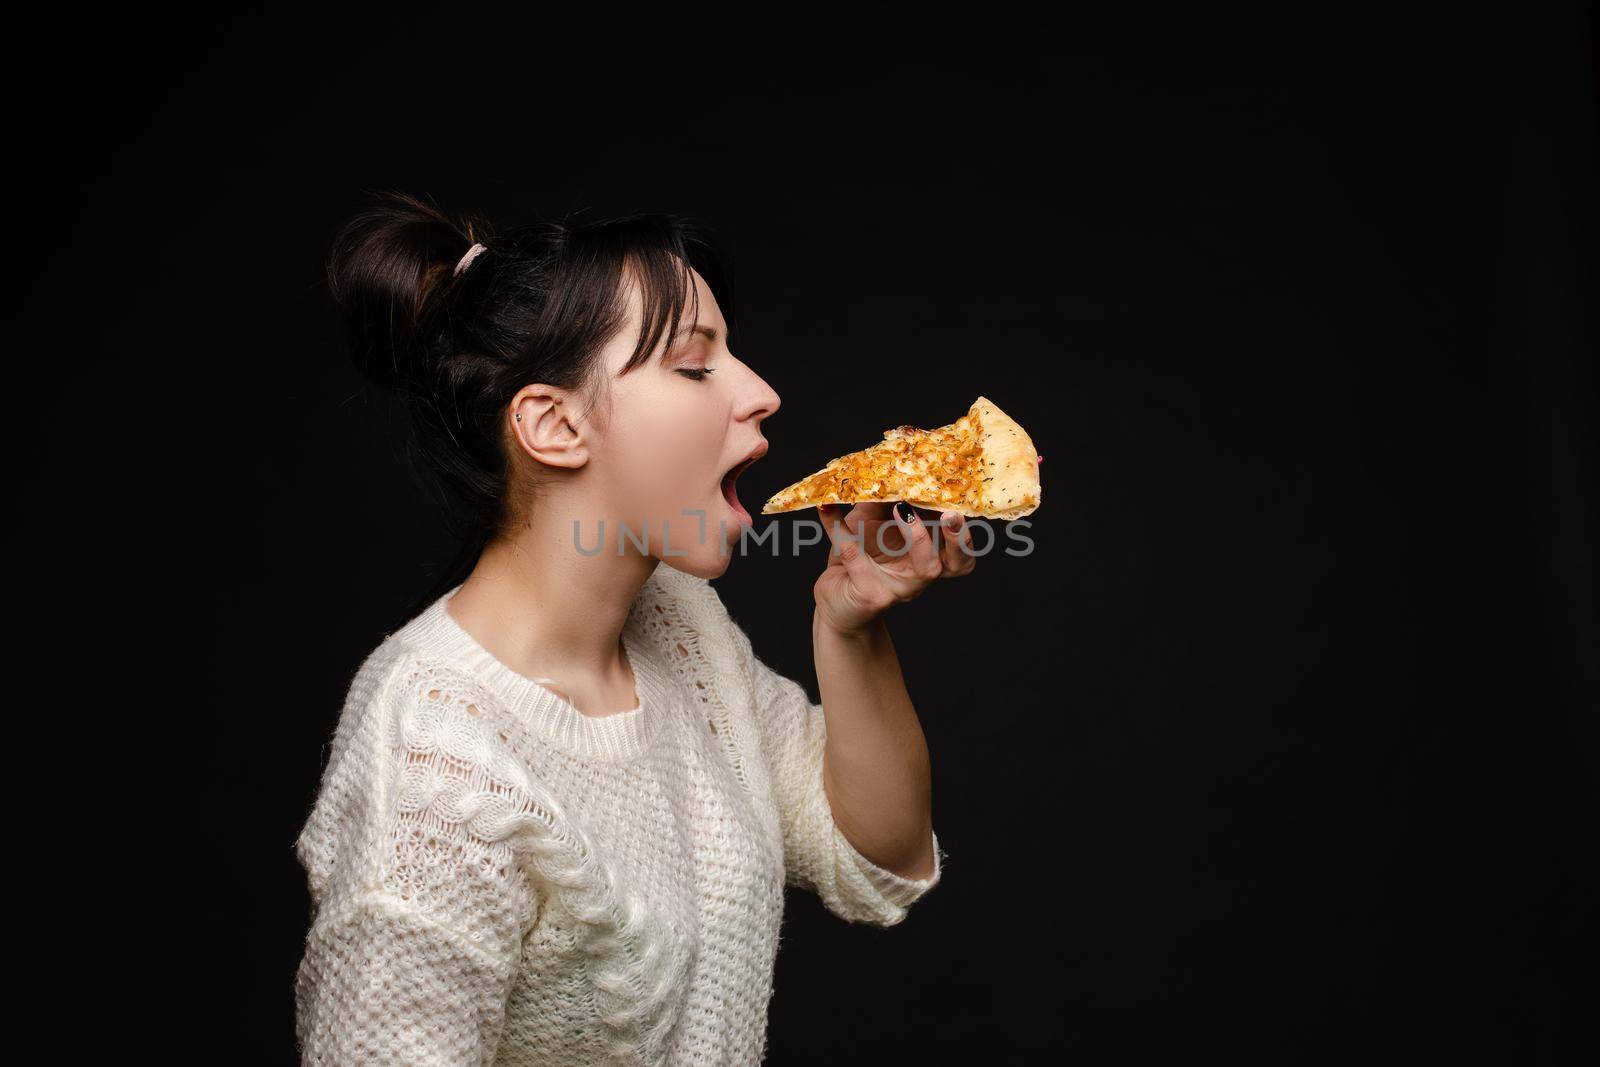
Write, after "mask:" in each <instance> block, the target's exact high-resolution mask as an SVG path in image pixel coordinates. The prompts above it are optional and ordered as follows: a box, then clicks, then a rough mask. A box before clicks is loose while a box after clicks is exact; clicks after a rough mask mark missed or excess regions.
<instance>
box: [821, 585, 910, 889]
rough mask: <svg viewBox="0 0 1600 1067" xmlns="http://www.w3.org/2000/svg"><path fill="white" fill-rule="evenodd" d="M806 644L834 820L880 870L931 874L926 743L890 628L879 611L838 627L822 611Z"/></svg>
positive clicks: (824, 776) (905, 876) (824, 771)
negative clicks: (853, 627) (853, 628)
mask: <svg viewBox="0 0 1600 1067" xmlns="http://www.w3.org/2000/svg"><path fill="white" fill-rule="evenodd" d="M811 641H812V649H813V655H814V657H815V660H816V668H817V687H818V688H819V689H820V690H821V693H822V707H823V708H824V709H825V711H826V713H827V717H828V721H827V727H828V729H827V744H826V749H825V753H824V760H823V784H824V787H825V788H826V790H827V796H828V803H829V807H830V808H831V810H832V812H833V819H834V822H835V823H837V824H838V826H839V829H840V830H841V831H842V832H843V833H844V835H845V837H846V838H847V839H848V840H849V841H850V843H851V844H852V845H853V846H854V847H855V849H856V850H857V851H858V852H860V853H861V854H862V855H864V856H867V857H869V858H871V859H872V861H873V862H874V863H875V864H876V865H877V866H879V867H882V868H884V869H886V870H888V871H890V872H892V873H894V874H897V875H899V876H900V877H902V878H905V879H908V880H922V879H927V878H931V877H932V876H933V873H934V867H935V859H936V855H935V853H936V848H935V843H934V839H933V799H932V793H933V786H932V770H931V768H930V767H929V764H928V743H927V739H926V738H925V737H924V736H923V733H922V723H921V721H920V720H919V719H918V718H917V711H916V708H914V707H913V706H912V704H911V696H910V694H909V693H907V691H906V683H905V677H904V675H903V674H902V673H901V670H900V659H899V657H898V656H896V655H895V650H894V642H893V641H892V640H891V639H890V637H889V628H888V626H887V625H885V623H884V621H883V619H882V618H881V617H880V618H878V619H876V620H874V621H873V622H872V623H871V624H870V625H869V626H867V627H866V628H865V629H864V630H861V631H857V632H853V633H848V634H846V633H841V632H839V631H838V630H835V629H834V628H833V627H832V626H830V625H828V623H827V622H826V621H825V620H824V618H823V615H822V612H821V611H820V610H819V611H816V612H814V613H813V615H812V622H811Z"/></svg>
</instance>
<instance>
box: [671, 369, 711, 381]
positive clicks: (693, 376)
mask: <svg viewBox="0 0 1600 1067" xmlns="http://www.w3.org/2000/svg"><path fill="white" fill-rule="evenodd" d="M716 369H717V368H715V367H705V368H697V369H695V370H686V369H684V368H682V367H679V368H678V373H679V374H681V375H683V376H684V377H685V378H688V379H689V380H690V381H695V382H703V381H705V380H706V375H708V374H710V373H711V372H712V371H714V370H716Z"/></svg>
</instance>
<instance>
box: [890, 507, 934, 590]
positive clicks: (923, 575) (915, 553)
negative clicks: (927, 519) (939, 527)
mask: <svg viewBox="0 0 1600 1067" xmlns="http://www.w3.org/2000/svg"><path fill="white" fill-rule="evenodd" d="M894 518H895V522H896V523H897V524H898V525H899V527H900V534H901V536H902V537H904V538H905V539H906V545H907V546H908V548H907V550H906V552H905V553H904V556H905V557H906V559H908V560H909V561H910V562H911V569H912V573H914V574H915V575H916V576H917V577H918V578H919V579H921V580H922V581H924V582H931V581H933V579H935V578H937V577H939V575H940V574H942V573H943V572H944V565H943V564H942V563H941V562H940V560H939V551H938V549H936V548H935V547H934V545H933V536H932V535H931V534H929V533H928V530H927V527H926V526H924V525H923V523H922V519H921V518H920V517H919V516H918V515H917V512H916V509H915V508H913V507H912V506H911V505H910V504H906V503H904V502H902V503H900V504H898V505H896V506H895V509H894Z"/></svg>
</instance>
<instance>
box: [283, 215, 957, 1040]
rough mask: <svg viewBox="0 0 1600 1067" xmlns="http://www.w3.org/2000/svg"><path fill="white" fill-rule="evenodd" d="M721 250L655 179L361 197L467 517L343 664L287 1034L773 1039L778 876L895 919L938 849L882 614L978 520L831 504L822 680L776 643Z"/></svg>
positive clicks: (372, 345) (751, 427)
mask: <svg viewBox="0 0 1600 1067" xmlns="http://www.w3.org/2000/svg"><path fill="white" fill-rule="evenodd" d="M721 277H722V275H721V273H720V272H719V271H718V269H717V265H716V260H715V257H714V255H713V254H712V252H711V250H710V245H709V243H708V242H707V241H706V240H705V238H704V236H703V235H700V234H698V233H697V231H696V230H695V228H694V227H693V226H692V225H690V223H689V222H687V221H686V220H683V219H680V218H678V217H676V216H671V215H636V216H630V217H627V218H623V219H617V220H611V221H607V222H597V223H589V224H584V225H572V224H564V223H541V224H535V225H530V226H526V227H522V228H519V229H516V230H514V231H512V232H509V233H507V234H505V235H503V236H493V235H491V234H490V233H489V232H488V231H487V229H486V228H485V227H484V226H483V225H482V224H481V223H480V222H477V221H476V220H464V221H460V222H458V221H457V220H454V219H452V218H450V217H449V216H447V215H445V214H443V213H441V212H440V211H439V210H437V209H436V208H434V207H433V206H431V205H429V204H426V203H424V202H422V201H419V200H417V199H414V198H411V197H408V196H405V195H402V194H384V195H383V196H382V197H381V198H380V200H379V201H378V202H377V203H376V204H375V205H374V206H373V207H372V208H370V209H369V210H366V211H363V212H362V213H361V214H359V215H357V216H356V217H355V218H353V219H351V220H350V222H349V223H348V224H347V225H346V227H345V228H344V229H343V230H342V231H341V233H340V235H339V238H338V240H337V242H336V244H335V247H334V252H333V255H332V258H331V260H330V263H329V280H330V284H331V287H332V290H333V294H334V297H335V299H336V302H337V304H338V306H339V307H340V309H341V311H342V313H343V316H344V321H345V323H346V325H347V327H348V335H349V340H350V343H351V348H352V351H353V353H354V355H355V357H356V359H357V361H358V363H359V364H360V366H361V367H362V368H363V369H364V370H365V371H366V372H367V373H368V374H370V375H371V376H372V377H374V378H375V379H376V380H377V381H378V382H380V383H381V384H383V385H385V386H387V387H390V388H392V389H394V390H396V391H397V392H398V393H399V395H400V396H401V397H403V399H404V402H405V404H406V406H407V407H408V409H409V411H410V413H411V416H412V421H413V425H414V428H415V430H416V435H417V436H416V445H417V448H416V452H417V454H418V455H420V456H421V457H422V458H423V459H424V460H425V461H426V462H427V464H428V466H429V467H430V468H431V469H432V472H433V473H434V474H435V475H436V476H437V478H438V481H439V482H440V484H441V485H442V486H443V488H444V489H445V490H446V491H447V495H446V498H447V499H448V500H449V501H450V503H451V504H452V506H453V507H454V508H455V509H456V510H457V511H458V512H459V515H460V517H461V518H462V519H463V520H464V522H465V524H466V526H467V532H468V533H469V534H470V535H471V536H469V537H468V538H467V540H466V543H467V546H468V547H467V552H466V554H465V555H464V556H463V557H462V558H461V559H460V560H458V567H457V569H456V570H455V571H452V572H447V573H446V574H445V576H444V577H443V578H442V579H441V582H440V585H439V587H438V588H436V589H435V590H433V591H432V592H431V593H430V594H429V595H428V596H427V597H425V598H424V601H423V603H422V604H421V605H420V606H419V607H418V608H417V609H415V610H414V611H413V612H412V614H411V616H410V617H409V621H408V622H406V623H405V624H404V625H403V626H401V627H400V628H399V629H398V630H396V631H395V632H393V633H391V634H389V635H387V636H386V637H385V639H384V640H383V642H382V643H381V644H380V645H379V646H378V647H377V648H376V649H375V650H374V651H373V652H372V653H371V654H370V655H369V656H368V657H367V659H366V660H365V662H364V663H363V664H362V666H361V668H360V670H359V671H358V672H357V673H356V675H355V677H354V679H353V681H352V683H351V686H350V689H349V694H348V697H347V699H346V701H345V704H344V707H343V709H342V712H341V717H340V720H339V723H338V727H337V729H336V731H335V734H334V737H333V742H332V745H331V753H330V757H329V761H328V765H327V768H326V770H325V772H324V774H323V778H322V783H321V786H320V789H319V791H318V795H317V798H316V802H315V805H314V807H313V809H312V810H311V813H310V816H309V818H308V819H307V821H306V823H305V827H304V830H303V831H302V833H301V835H300V837H299V839H298V841H297V844H296V854H297V855H298V857H299V859H300V862H301V863H302V864H303V866H304V867H305V871H306V876H307V880H308V883H309V888H310V892H311V898H312V902H313V910H314V919H313V922H312V926H311V930H310V932H309V935H308V937H307V940H306V945H305V952H304V957H303V959H302V962H301V964H300V967H299V970H298V973H297V976H296V982H295V996H296V1015H295V1017H296V1035H297V1038H298V1041H299V1045H300V1049H301V1056H302V1062H304V1063H307V1064H341V1065H350V1064H359V1063H378V1062H382V1063H406V1064H469V1063H470V1064H482V1063H490V1062H493V1063H496V1064H542V1065H551V1064H563V1065H566V1064H598V1063H671V1064H691V1063H692V1064H700V1065H706V1064H755V1063H759V1062H760V1061H761V1060H762V1058H763V1056H764V1054H765V1051H766V1021H767V1003H768V998H769V996H770V994H771V990H772V968H773V961H774V955H775V953H776V951H777V945H778V931H779V926H780V923H781V919H782V911H783V890H784V886H785V884H788V885H795V886H802V887H805V888H807V889H810V890H811V891H813V892H815V893H816V894H817V895H818V896H819V897H820V899H821V900H822V902H823V903H824V904H825V905H826V907H827V908H828V909H829V910H831V911H832V912H833V913H835V914H836V915H838V916H840V917H841V918H843V919H845V920H848V921H852V922H865V923H875V924H879V925H884V926H889V925H893V924H895V923H898V922H900V921H901V920H902V919H903V918H904V917H905V915H906V910H907V908H909V907H910V906H911V905H912V904H913V903H914V902H915V901H917V900H918V899H919V898H921V897H922V896H923V895H924V894H925V893H927V892H928V891H929V890H930V889H931V888H932V887H933V886H934V885H936V884H938V882H939V879H940V875H941V870H942V864H943V854H942V851H941V849H940V847H939V842H938V838H937V837H936V836H935V835H934V833H933V828H932V817H931V801H930V793H931V790H930V775H929V767H928V754H927V745H926V742H925V740H924V738H923V734H922V729H921V726H920V724H919V722H918V719H917V714H916V711H915V709H914V708H913V707H912V704H911V700H910V698H909V697H908V695H907V693H906V687H905V682H904V680H903V678H902V677H901V673H900V668H899V664H898V661H897V659H896V657H895V651H894V647H893V645H892V643H891V641H890V638H889V633H888V631H887V630H886V629H885V627H884V621H883V614H884V612H885V610H886V609H888V608H889V607H890V606H892V605H894V604H896V603H900V602H904V601H908V600H911V599H913V598H915V597H916V596H917V595H918V594H919V593H921V592H922V591H923V590H924V589H925V588H926V587H927V586H928V585H929V584H930V583H931V582H932V581H934V580H935V579H937V578H939V577H942V576H953V575H960V574H966V573H969V572H970V571H971V570H972V569H973V564H974V556H973V554H972V552H971V551H970V544H971V542H970V534H969V533H968V532H967V530H966V529H965V526H964V524H963V523H962V521H961V516H960V515H959V513H957V512H953V511H952V512H947V513H946V514H945V515H943V516H942V518H943V519H944V520H945V522H946V524H947V525H946V532H947V534H948V536H945V537H940V538H937V539H936V538H933V537H932V536H930V531H929V530H928V529H926V528H925V527H924V526H923V525H922V523H921V522H920V521H918V520H917V518H916V517H915V515H914V514H913V515H910V516H898V515H894V514H891V512H890V508H889V506H888V505H885V504H862V505H857V506H856V507H854V508H853V509H851V510H850V512H849V514H842V513H840V512H842V509H834V511H835V513H834V514H831V515H829V516H827V517H826V519H825V527H826V529H827V531H828V537H829V539H830V550H829V554H828V563H827V567H826V569H825V570H824V571H823V572H822V575H821V576H820V577H819V578H818V579H817V582H816V585H815V588H814V599H815V609H814V614H813V621H812V640H813V643H814V653H815V663H816V672H817V680H818V685H819V687H820V690H821V696H822V701H821V703H820V704H816V705H813V704H812V703H811V702H810V699H809V697H808V695H807V694H806V692H805V690H804V689H803V688H802V687H801V686H800V685H799V684H798V683H796V682H795V681H793V680H791V679H788V678H785V677H783V676H781V675H778V674H777V673H775V672H774V671H773V670H772V669H771V668H769V667H767V666H766V664H764V663H763V662H762V661H761V660H760V659H759V658H758V657H757V656H756V655H755V654H754V652H753V651H752V649H751V646H750V641H749V638H748V637H747V636H746V635H745V633H744V631H743V629H742V628H741V627H740V626H738V625H737V624H736V623H735V622H734V620H733V619H732V618H731V617H730V616H729V613H728V611H727V609H726V608H725V607H724V606H723V604H722V602H721V600H720V598H719V596H718V594H717V592H716V590H715V589H714V588H713V587H712V586H711V585H710V583H709V579H710V578H712V577H715V576H717V575H720V574H722V573H723V571H724V570H725V569H726V568H727V566H728V563H729V561H730V559H731V556H732V548H733V546H734V545H735V543H736V542H737V541H738V539H739V537H740V535H741V532H742V530H743V528H744V527H747V526H749V525H750V516H749V514H748V512H747V511H746V509H745V508H744V507H743V505H741V504H740V503H739V501H738V497H737V494H736V490H735V488H734V484H733V482H734V479H735V478H736V477H737V475H738V474H739V473H740V472H741V471H742V470H743V468H744V467H745V466H746V465H747V464H748V463H749V462H751V461H752V460H753V459H755V458H758V457H759V456H760V455H761V454H762V453H763V452H764V451H765V449H766V442H765V440H764V438H763V437H762V432H761V427H762V422H763V420H765V419H766V418H767V417H768V416H770V415H772V414H773V413H774V412H776V411H777V410H778V403H779V400H778V396H777V394H776V393H775V392H773V390H772V388H771V387H770V386H769V385H767V383H766V382H765V381H763V380H762V379H761V377H760V376H759V375H758V374H756V372H755V371H754V370H753V369H751V368H750V367H749V366H748V365H746V364H745V363H743V362H742V361H740V360H739V359H738V358H737V357H735V356H734V355H733V353H732V352H731V351H729V348H728V326H727V321H726V320H725V319H724V317H723V314H722V306H721V304H720V303H719V300H718V292H717V290H714V289H713V285H717V286H719V287H720V285H721V282H720V279H721ZM468 567H470V571H469V572H468V573H466V574H465V575H464V576H463V575H462V574H461V573H460V571H461V570H464V569H467V568H468ZM824 709H826V711H824Z"/></svg>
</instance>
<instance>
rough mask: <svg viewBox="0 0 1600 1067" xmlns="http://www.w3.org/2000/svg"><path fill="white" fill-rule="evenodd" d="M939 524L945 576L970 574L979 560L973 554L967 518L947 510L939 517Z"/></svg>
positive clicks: (959, 513)
mask: <svg viewBox="0 0 1600 1067" xmlns="http://www.w3.org/2000/svg"><path fill="white" fill-rule="evenodd" d="M939 524H940V527H941V529H940V533H939V561H940V563H941V564H943V566H944V576H945V577H947V578H956V577H959V576H961V575H964V574H970V573H971V572H972V570H973V568H974V567H976V566H977V565H978V560H977V557H976V556H975V555H973V553H972V528H971V527H970V526H968V525H967V517H966V516H965V515H963V514H961V512H959V511H956V510H954V509H947V510H946V511H945V512H944V513H943V514H942V515H940V516H939Z"/></svg>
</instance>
